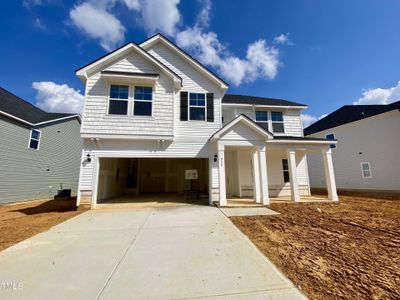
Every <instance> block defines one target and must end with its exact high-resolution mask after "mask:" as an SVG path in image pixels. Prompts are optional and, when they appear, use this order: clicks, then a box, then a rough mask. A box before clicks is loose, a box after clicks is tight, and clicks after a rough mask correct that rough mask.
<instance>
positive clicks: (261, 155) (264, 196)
mask: <svg viewBox="0 0 400 300" xmlns="http://www.w3.org/2000/svg"><path fill="white" fill-rule="evenodd" d="M258 161H259V164H260V187H261V202H262V204H263V205H269V191H268V172H267V171H268V170H267V158H266V154H265V146H264V147H260V148H259V150H258Z"/></svg>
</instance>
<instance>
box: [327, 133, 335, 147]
mask: <svg viewBox="0 0 400 300" xmlns="http://www.w3.org/2000/svg"><path fill="white" fill-rule="evenodd" d="M325 137H326V139H327V140H329V141H334V140H335V134H333V133H329V134H327V135H326V136H325ZM330 147H331V148H332V149H333V148H336V145H335V144H330Z"/></svg>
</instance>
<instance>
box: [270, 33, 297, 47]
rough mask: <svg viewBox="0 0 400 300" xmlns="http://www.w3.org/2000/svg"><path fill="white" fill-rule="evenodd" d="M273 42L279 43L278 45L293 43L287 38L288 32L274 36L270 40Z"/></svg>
mask: <svg viewBox="0 0 400 300" xmlns="http://www.w3.org/2000/svg"><path fill="white" fill-rule="evenodd" d="M272 42H273V43H274V44H280V45H293V43H292V42H291V41H290V39H289V33H286V34H283V33H282V34H280V35H278V36H276V37H275V38H274V40H273V41H272Z"/></svg>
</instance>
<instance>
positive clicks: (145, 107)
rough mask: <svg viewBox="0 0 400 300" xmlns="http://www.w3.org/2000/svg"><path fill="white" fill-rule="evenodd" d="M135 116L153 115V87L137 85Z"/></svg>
mask: <svg viewBox="0 0 400 300" xmlns="http://www.w3.org/2000/svg"><path fill="white" fill-rule="evenodd" d="M134 100H135V103H134V107H133V115H134V116H151V112H152V107H151V106H152V100H153V88H151V87H146V86H135V95H134Z"/></svg>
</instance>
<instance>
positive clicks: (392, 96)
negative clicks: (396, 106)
mask: <svg viewBox="0 0 400 300" xmlns="http://www.w3.org/2000/svg"><path fill="white" fill-rule="evenodd" d="M399 100H400V81H399V82H397V85H395V86H394V87H390V88H387V89H384V88H376V89H368V90H366V91H364V92H363V93H362V97H360V98H359V99H358V100H357V101H355V102H353V104H355V105H365V104H389V103H392V102H396V101H399Z"/></svg>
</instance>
